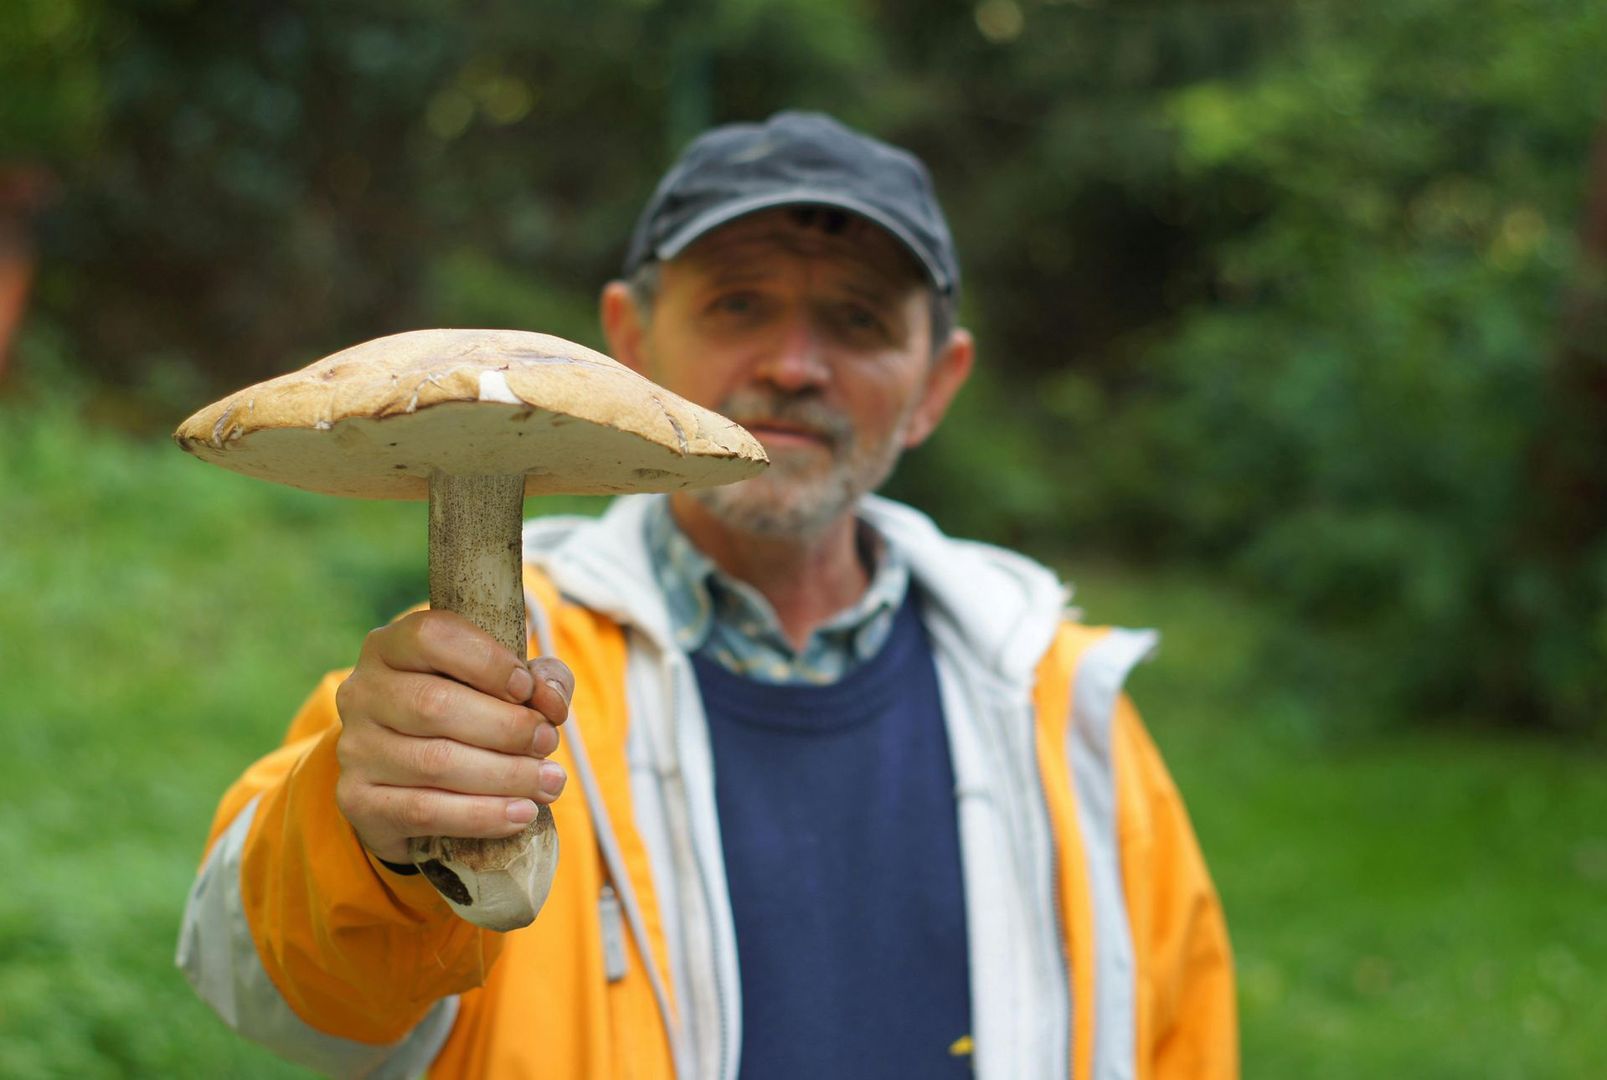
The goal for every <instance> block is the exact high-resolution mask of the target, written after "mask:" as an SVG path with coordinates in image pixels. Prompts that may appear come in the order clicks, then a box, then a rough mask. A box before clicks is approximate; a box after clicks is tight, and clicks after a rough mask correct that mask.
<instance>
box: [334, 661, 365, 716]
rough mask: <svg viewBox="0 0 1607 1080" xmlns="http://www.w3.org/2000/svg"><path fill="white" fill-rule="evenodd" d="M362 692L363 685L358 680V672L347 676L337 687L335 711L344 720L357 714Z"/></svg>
mask: <svg viewBox="0 0 1607 1080" xmlns="http://www.w3.org/2000/svg"><path fill="white" fill-rule="evenodd" d="M361 693H362V687H361V685H360V684H359V683H358V682H357V674H356V672H353V673H352V674H350V675H348V676H346V677H345V678H344V679H342V680H341V681H340V685H339V686H337V687H335V711H336V712H337V713H339V714H340V718H341V719H342V720H348V719H350V718H351V717H353V716H355V715H356V714H357V699H358V697H359V696H360V695H361Z"/></svg>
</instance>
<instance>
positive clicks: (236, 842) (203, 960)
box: [175, 796, 458, 1080]
mask: <svg viewBox="0 0 1607 1080" xmlns="http://www.w3.org/2000/svg"><path fill="white" fill-rule="evenodd" d="M259 800H260V796H259V797H258V798H257V799H252V800H251V802H250V803H248V804H247V805H246V808H245V809H244V810H242V811H241V812H240V814H239V816H238V817H236V818H235V819H234V821H233V822H232V823H231V824H230V825H229V827H228V829H227V830H225V831H224V833H223V835H222V836H220V837H219V838H218V841H217V843H216V844H214V845H213V847H212V851H211V853H210V854H209V855H208V856H207V859H206V863H205V864H204V865H203V866H202V867H201V872H200V874H198V875H197V877H196V880H195V885H194V887H192V888H191V889H190V898H189V900H188V902H187V903H186V904H185V905H184V922H183V925H182V926H181V928H180V930H179V947H178V955H177V956H176V957H175V962H176V963H177V964H178V966H179V968H180V969H181V970H182V971H183V972H184V976H185V978H187V979H188V980H189V981H190V985H191V986H193V987H195V992H196V993H197V994H199V995H200V997H201V1000H203V1001H205V1002H206V1003H207V1004H208V1005H210V1006H212V1008H213V1009H214V1010H215V1011H216V1012H217V1014H218V1015H219V1016H221V1017H222V1018H223V1022H224V1023H226V1024H228V1025H229V1026H230V1027H231V1028H233V1029H234V1030H235V1031H237V1032H239V1033H240V1034H241V1035H244V1036H245V1037H246V1038H248V1039H251V1040H253V1041H255V1042H259V1043H261V1044H262V1045H264V1046H266V1047H267V1048H268V1049H270V1050H272V1051H273V1052H274V1053H276V1054H279V1055H280V1056H281V1057H284V1058H287V1059H288V1060H290V1061H293V1062H295V1063H297V1064H298V1065H305V1066H307V1067H309V1068H311V1069H316V1070H317V1071H318V1072H321V1073H325V1074H327V1075H330V1076H354V1077H372V1078H374V1080H401V1078H405V1077H412V1076H418V1075H421V1074H422V1073H423V1072H424V1071H425V1070H426V1069H427V1068H429V1065H430V1062H432V1061H434V1060H435V1055H436V1054H438V1053H440V1051H441V1047H442V1046H443V1045H444V1044H445V1043H446V1037H447V1035H448V1034H450V1033H451V1031H452V1024H453V1022H454V1021H455V1020H456V1019H457V1014H458V999H457V998H456V997H449V998H443V999H441V1000H440V1001H438V1002H436V1004H435V1006H434V1007H433V1008H431V1009H430V1011H429V1012H427V1013H425V1015H424V1018H423V1019H422V1020H420V1021H419V1022H418V1024H417V1025H416V1026H414V1028H413V1030H412V1031H410V1032H408V1034H407V1035H406V1036H405V1037H403V1038H402V1039H401V1040H400V1041H398V1042H394V1043H390V1044H379V1045H376V1044H374V1043H365V1042H358V1041H356V1040H355V1039H342V1038H340V1037H338V1036H335V1035H329V1034H326V1033H325V1032H322V1031H319V1030H318V1029H317V1028H314V1027H312V1026H310V1025H309V1024H307V1022H306V1021H304V1020H302V1019H301V1017H299V1016H297V1015H296V1013H295V1011H294V1010H293V1009H291V1007H290V1004H289V1003H288V1002H287V1001H285V999H284V996H283V995H282V994H280V993H279V988H278V987H276V986H274V984H273V980H272V979H270V978H269V977H268V972H267V969H265V968H264V967H263V966H262V960H261V958H260V957H259V956H258V954H257V943H256V940H255V939H254V938H252V936H251V926H250V924H249V923H248V922H247V921H246V915H245V907H244V904H243V901H242V899H241V896H240V864H241V861H242V857H243V853H244V851H245V842H246V835H247V834H248V833H249V832H250V831H251V821H252V819H253V818H254V817H256V813H257V804H258V802H259Z"/></svg>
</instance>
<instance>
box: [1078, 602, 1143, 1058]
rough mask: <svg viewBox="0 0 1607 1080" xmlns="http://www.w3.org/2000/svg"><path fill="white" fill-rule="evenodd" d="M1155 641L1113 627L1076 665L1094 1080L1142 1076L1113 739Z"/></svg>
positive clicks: (1081, 825) (1079, 779) (1079, 788)
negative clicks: (1121, 708) (1130, 684)
mask: <svg viewBox="0 0 1607 1080" xmlns="http://www.w3.org/2000/svg"><path fill="white" fill-rule="evenodd" d="M1156 640H1157V638H1156V635H1155V633H1154V631H1150V630H1113V631H1111V632H1110V633H1109V634H1107V635H1106V636H1105V637H1104V638H1101V639H1100V640H1099V641H1098V642H1096V643H1095V644H1093V645H1091V646H1089V648H1088V650H1087V652H1085V653H1084V654H1083V657H1082V661H1081V663H1079V664H1078V667H1077V674H1076V692H1075V694H1074V696H1073V700H1072V706H1071V725H1070V728H1069V730H1068V732H1067V734H1066V753H1067V756H1068V757H1069V759H1070V762H1071V775H1072V787H1073V789H1074V792H1075V795H1076V802H1077V823H1078V827H1079V828H1080V829H1081V831H1082V840H1083V853H1084V859H1085V862H1086V864H1087V876H1088V893H1089V900H1090V906H1091V907H1092V909H1093V942H1092V945H1093V953H1094V972H1093V976H1094V980H1093V983H1094V1002H1093V1008H1094V1029H1093V1030H1094V1045H1093V1055H1092V1060H1093V1075H1094V1078H1095V1080H1132V1078H1133V1077H1134V1076H1136V1075H1137V1062H1136V1058H1137V1053H1138V1047H1137V1040H1138V1034H1137V1002H1138V994H1137V987H1136V985H1135V982H1136V979H1137V972H1136V970H1135V964H1134V961H1133V935H1132V924H1131V922H1130V920H1129V919H1128V914H1127V900H1126V896H1125V895H1124V892H1123V888H1122V867H1121V851H1120V848H1119V847H1118V843H1117V832H1116V827H1117V807H1116V763H1115V759H1114V757H1113V755H1112V752H1111V750H1112V742H1111V734H1112V729H1113V728H1114V726H1115V724H1114V721H1115V715H1116V700H1117V697H1118V695H1119V694H1120V693H1121V688H1122V682H1123V680H1125V679H1126V678H1127V673H1128V672H1129V671H1130V670H1132V667H1133V665H1134V664H1136V663H1138V662H1139V661H1140V660H1142V659H1144V658H1145V657H1146V656H1148V655H1149V654H1150V653H1151V652H1152V651H1154V648H1155V643H1156Z"/></svg>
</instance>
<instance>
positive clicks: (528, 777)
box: [497, 758, 541, 795]
mask: <svg viewBox="0 0 1607 1080" xmlns="http://www.w3.org/2000/svg"><path fill="white" fill-rule="evenodd" d="M537 768H538V766H537V764H536V762H534V761H532V760H530V759H529V758H512V759H510V760H509V761H508V762H507V763H506V764H504V765H503V767H502V775H501V776H500V777H499V778H498V782H497V788H498V793H499V794H502V795H529V794H532V793H534V792H536V791H539V790H540V789H541V784H540V782H539V778H538V776H537V773H536V769H537Z"/></svg>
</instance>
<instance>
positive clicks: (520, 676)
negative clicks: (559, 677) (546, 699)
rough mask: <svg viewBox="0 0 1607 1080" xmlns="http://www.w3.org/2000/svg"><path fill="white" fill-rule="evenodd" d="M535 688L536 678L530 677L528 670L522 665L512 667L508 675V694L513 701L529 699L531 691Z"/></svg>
mask: <svg viewBox="0 0 1607 1080" xmlns="http://www.w3.org/2000/svg"><path fill="white" fill-rule="evenodd" d="M535 688H536V680H535V679H533V678H531V677H530V672H529V671H528V670H526V669H525V667H524V666H523V665H521V666H519V667H516V668H514V669H513V674H512V675H509V676H508V696H509V697H511V698H513V699H514V700H515V701H529V700H530V694H531V691H533V690H535Z"/></svg>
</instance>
